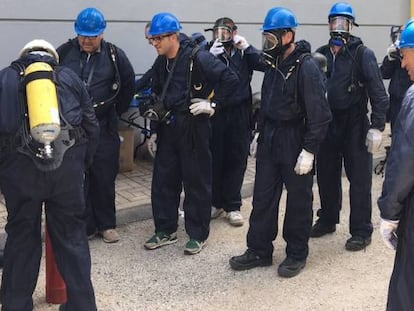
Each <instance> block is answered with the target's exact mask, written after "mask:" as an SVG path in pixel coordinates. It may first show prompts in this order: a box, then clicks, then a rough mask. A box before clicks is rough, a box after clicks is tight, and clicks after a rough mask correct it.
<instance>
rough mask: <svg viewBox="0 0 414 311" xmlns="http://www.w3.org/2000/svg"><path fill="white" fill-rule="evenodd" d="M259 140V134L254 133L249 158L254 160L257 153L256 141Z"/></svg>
mask: <svg viewBox="0 0 414 311" xmlns="http://www.w3.org/2000/svg"><path fill="white" fill-rule="evenodd" d="M258 138H259V132H257V133H255V134H254V136H253V139H252V142H251V143H250V156H251V157H253V158H255V157H256V153H257V139H258Z"/></svg>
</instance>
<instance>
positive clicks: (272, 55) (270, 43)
mask: <svg viewBox="0 0 414 311" xmlns="http://www.w3.org/2000/svg"><path fill="white" fill-rule="evenodd" d="M288 31H289V30H287V29H281V30H280V29H277V30H272V31H264V32H263V33H262V50H263V53H264V56H265V61H266V62H267V63H269V64H270V65H272V66H274V65H275V62H276V60H277V58H278V57H280V56H282V55H283V54H284V53H285V52H286V50H287V49H288V48H289V46H290V44H291V43H292V41H291V42H289V43H288V44H285V45H282V36H283V35H284V34H285V33H287V32H288Z"/></svg>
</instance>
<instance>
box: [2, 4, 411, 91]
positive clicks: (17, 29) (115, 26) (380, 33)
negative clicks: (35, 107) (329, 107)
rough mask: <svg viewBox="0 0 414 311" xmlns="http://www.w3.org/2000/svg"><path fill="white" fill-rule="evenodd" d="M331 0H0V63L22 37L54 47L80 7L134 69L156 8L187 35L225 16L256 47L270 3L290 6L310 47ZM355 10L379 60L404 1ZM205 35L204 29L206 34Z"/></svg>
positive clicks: (403, 14) (318, 41)
mask: <svg viewBox="0 0 414 311" xmlns="http://www.w3.org/2000/svg"><path fill="white" fill-rule="evenodd" d="M335 2H336V1H333V0H289V1H288V0H281V1H270V0H255V1H251V0H232V1H223V0H222V1H217V0H204V1H201V0H118V1H114V0H36V1H33V0H1V1H0V42H1V50H0V55H1V58H0V67H1V68H2V67H4V66H6V65H8V64H9V63H10V62H11V61H12V60H13V59H15V58H16V57H17V55H18V52H19V51H20V49H21V48H22V47H23V46H24V44H25V43H27V42H28V41H30V40H32V39H35V38H42V39H46V40H48V41H50V42H51V43H52V44H54V45H56V46H58V45H60V44H61V43H63V42H65V41H66V40H68V39H69V38H71V37H74V36H75V34H74V30H73V21H74V19H75V18H76V16H77V14H78V13H79V12H80V11H81V10H82V9H84V8H86V7H97V8H98V9H100V10H101V11H102V12H103V13H104V15H105V17H106V18H107V21H108V27H107V30H106V32H105V39H106V40H108V41H111V42H113V43H115V44H117V45H118V46H119V47H121V48H122V49H124V51H125V52H126V53H127V55H128V57H129V58H130V60H131V62H132V64H133V66H134V69H135V72H136V73H137V74H142V73H144V72H145V71H146V70H147V69H148V68H149V67H150V66H151V64H152V62H153V60H154V59H155V57H156V53H155V50H154V49H153V48H152V47H151V46H149V45H148V43H147V42H146V40H144V34H143V30H144V25H145V23H146V22H147V21H149V20H151V18H152V16H153V15H154V14H156V13H159V12H171V13H173V14H175V15H176V16H177V17H178V18H179V19H180V21H181V23H182V26H183V32H185V33H187V34H191V33H193V32H200V31H201V32H202V30H203V29H204V28H208V27H211V26H212V25H213V23H214V21H215V20H216V19H217V18H218V17H222V16H228V17H231V18H232V19H233V20H234V21H235V22H236V24H238V27H239V33H240V34H241V35H243V36H245V37H246V38H247V40H248V41H249V43H251V44H253V45H254V46H256V47H258V48H260V46H261V34H260V27H261V25H262V23H263V20H264V17H265V15H266V13H267V11H268V10H269V9H270V8H272V7H275V6H285V7H287V8H289V9H291V10H292V11H293V12H294V13H295V14H296V15H297V18H298V20H299V22H300V24H301V25H300V27H299V28H298V31H297V36H296V38H297V39H298V40H299V39H306V40H308V41H309V42H310V43H311V44H312V48H313V49H316V48H317V47H318V46H320V45H322V44H325V43H326V42H327V40H328V38H329V34H328V28H327V16H328V13H329V10H330V8H331V6H332V5H333V4H334V3H335ZM348 2H349V3H350V4H352V5H353V7H354V9H355V12H356V19H357V22H358V23H359V24H360V27H359V28H356V29H354V34H355V35H357V36H360V37H361V38H362V39H363V41H364V42H365V44H366V45H367V46H369V47H370V48H372V49H373V50H374V51H375V53H376V55H377V58H378V61H381V60H382V58H383V56H384V54H385V51H386V47H387V46H388V45H389V43H390V42H389V27H390V25H393V24H403V23H404V22H405V21H406V20H407V19H408V18H409V14H410V1H409V0H394V1H389V0H365V1H357V0H352V1H351V0H350V1H348ZM206 37H207V38H208V39H210V34H209V33H208V34H206ZM260 83H261V75H260V74H256V75H255V78H254V83H253V89H254V91H256V90H258V89H260Z"/></svg>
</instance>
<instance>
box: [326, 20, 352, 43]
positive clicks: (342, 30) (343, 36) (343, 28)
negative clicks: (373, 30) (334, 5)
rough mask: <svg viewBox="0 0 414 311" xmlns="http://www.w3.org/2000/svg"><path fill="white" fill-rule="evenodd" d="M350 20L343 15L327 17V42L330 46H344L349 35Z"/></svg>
mask: <svg viewBox="0 0 414 311" xmlns="http://www.w3.org/2000/svg"><path fill="white" fill-rule="evenodd" d="M351 29H352V21H351V20H350V19H349V18H347V17H345V16H335V17H332V18H330V19H329V35H330V36H331V39H330V40H329V44H330V45H332V46H340V47H342V46H344V45H346V43H347V42H348V39H349V37H350V36H351V33H350V32H351Z"/></svg>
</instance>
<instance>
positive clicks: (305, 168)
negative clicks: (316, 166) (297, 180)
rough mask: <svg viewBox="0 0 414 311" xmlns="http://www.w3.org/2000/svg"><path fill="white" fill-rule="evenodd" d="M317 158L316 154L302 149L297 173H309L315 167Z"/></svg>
mask: <svg viewBox="0 0 414 311" xmlns="http://www.w3.org/2000/svg"><path fill="white" fill-rule="evenodd" d="M314 160H315V155H314V154H313V153H310V152H308V151H306V150H305V149H302V151H301V153H300V154H299V156H298V160H297V161H296V165H295V173H296V174H298V175H305V174H307V173H309V172H310V171H311V170H312V168H313V161H314Z"/></svg>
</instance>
